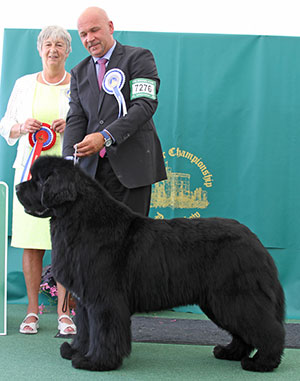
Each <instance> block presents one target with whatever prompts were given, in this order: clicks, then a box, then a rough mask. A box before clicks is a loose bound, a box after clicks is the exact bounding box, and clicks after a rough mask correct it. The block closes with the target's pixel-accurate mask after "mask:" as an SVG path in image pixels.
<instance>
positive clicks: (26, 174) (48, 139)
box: [21, 123, 56, 182]
mask: <svg viewBox="0 0 300 381" xmlns="http://www.w3.org/2000/svg"><path fill="white" fill-rule="evenodd" d="M28 139H29V143H30V145H31V147H33V148H32V150H31V152H30V155H29V156H28V159H27V161H26V164H25V168H24V171H23V174H22V177H21V182H23V181H27V180H30V178H31V173H30V168H31V166H32V164H33V163H34V161H35V160H36V159H37V158H38V157H39V156H40V154H41V152H42V151H47V150H48V149H50V148H51V147H53V146H54V144H55V142H56V132H55V131H54V130H53V129H52V128H51V126H50V125H49V124H47V123H43V124H42V127H41V129H40V130H38V131H36V132H34V133H30V134H29V135H28Z"/></svg>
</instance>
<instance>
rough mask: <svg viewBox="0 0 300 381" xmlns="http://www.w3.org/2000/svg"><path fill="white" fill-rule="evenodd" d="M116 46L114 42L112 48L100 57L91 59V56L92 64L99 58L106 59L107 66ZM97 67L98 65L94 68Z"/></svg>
mask: <svg viewBox="0 0 300 381" xmlns="http://www.w3.org/2000/svg"><path fill="white" fill-rule="evenodd" d="M116 45H117V42H116V41H115V42H114V44H113V46H112V47H111V48H110V49H109V50H108V51H107V52H106V53H105V54H104V56H102V57H93V56H92V58H93V60H94V63H95V64H96V63H97V61H98V59H99V58H106V59H107V64H106V65H108V62H109V60H110V57H111V55H112V54H113V51H114V50H115V47H116ZM97 67H98V65H97V66H96V68H97Z"/></svg>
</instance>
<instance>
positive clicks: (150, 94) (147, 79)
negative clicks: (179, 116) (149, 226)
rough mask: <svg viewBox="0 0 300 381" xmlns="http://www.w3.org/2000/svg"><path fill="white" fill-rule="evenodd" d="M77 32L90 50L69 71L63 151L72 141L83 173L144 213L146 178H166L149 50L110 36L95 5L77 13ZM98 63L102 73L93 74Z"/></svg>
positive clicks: (147, 202) (103, 15) (108, 24)
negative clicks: (157, 128) (155, 124)
mask: <svg viewBox="0 0 300 381" xmlns="http://www.w3.org/2000/svg"><path fill="white" fill-rule="evenodd" d="M78 32H79V36H80V38H81V41H82V43H83V45H84V47H85V48H86V49H87V50H88V52H89V53H90V54H91V56H89V57H87V58H86V59H84V60H83V61H81V62H80V63H79V64H78V65H77V66H76V67H75V68H74V69H73V70H72V71H71V101H70V111H69V113H68V117H67V126H66V129H65V136H64V144H63V155H64V156H65V157H72V156H73V155H74V148H75V147H76V150H77V152H76V156H77V158H79V164H80V166H81V167H82V168H83V169H84V170H85V171H86V172H87V173H89V174H90V175H91V176H93V177H95V178H96V179H97V180H98V181H99V182H100V183H102V184H103V186H104V187H105V188H106V189H107V190H108V191H109V192H110V193H111V195H112V196H114V197H115V198H116V199H118V200H119V201H122V202H124V203H125V204H127V205H128V206H129V207H130V208H131V209H132V210H134V211H136V212H139V213H142V214H144V215H147V214H148V212H149V207H150V197H151V184H153V183H155V182H158V181H161V180H164V179H165V178H166V171H165V165H164V160H163V155H162V149H161V145H160V141H159V138H158V136H157V133H156V129H155V126H154V123H153V120H152V116H153V114H154V113H155V111H156V108H157V93H158V90H159V84H160V81H159V78H158V74H157V69H156V64H155V61H154V58H153V55H152V53H151V52H150V51H149V50H147V49H143V48H136V47H132V46H125V45H121V44H120V43H119V42H117V41H115V40H114V38H113V32H114V26H113V23H112V21H110V20H109V18H108V16H107V14H106V12H105V11H104V10H103V9H100V8H97V7H90V8H87V9H86V10H85V11H84V12H83V13H82V14H81V16H80V17H79V19H78ZM99 58H103V59H104V63H103V62H102V61H103V60H101V61H100V62H98V59H99ZM103 65H105V66H103ZM102 67H104V69H103V70H105V71H106V74H105V76H104V79H102V78H100V79H99V75H100V77H101V70H102ZM97 75H98V81H99V80H100V82H101V83H100V85H99V84H98V81H97ZM100 152H101V153H100ZM99 153H100V154H99Z"/></svg>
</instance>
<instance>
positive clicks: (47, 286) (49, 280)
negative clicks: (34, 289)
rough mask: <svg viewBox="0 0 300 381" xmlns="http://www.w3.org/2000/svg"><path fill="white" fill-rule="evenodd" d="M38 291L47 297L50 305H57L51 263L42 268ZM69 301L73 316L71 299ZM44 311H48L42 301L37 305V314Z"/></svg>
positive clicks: (55, 286)
mask: <svg viewBox="0 0 300 381" xmlns="http://www.w3.org/2000/svg"><path fill="white" fill-rule="evenodd" d="M39 293H40V294H42V295H45V296H46V297H47V299H48V303H49V305H51V306H53V305H57V285H56V281H55V279H54V278H53V275H52V271H51V265H48V266H46V267H44V268H43V272H42V280H41V284H40V290H39ZM70 299H71V298H70ZM69 302H70V312H71V315H73V316H74V315H75V310H74V308H75V306H74V303H73V301H72V300H70V301H69ZM71 307H73V308H71ZM44 312H48V311H47V309H46V306H45V305H44V303H41V304H40V305H39V314H40V315H42V314H43V313H44Z"/></svg>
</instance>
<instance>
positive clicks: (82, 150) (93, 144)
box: [77, 132, 104, 157]
mask: <svg viewBox="0 0 300 381" xmlns="http://www.w3.org/2000/svg"><path fill="white" fill-rule="evenodd" d="M103 147H104V137H103V135H102V134H100V133H99V132H94V133H93V134H89V135H86V136H85V138H84V139H83V140H82V141H81V142H80V143H78V144H77V156H78V157H84V156H91V155H93V154H95V153H97V152H100V150H101V149H102V148H103Z"/></svg>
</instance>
